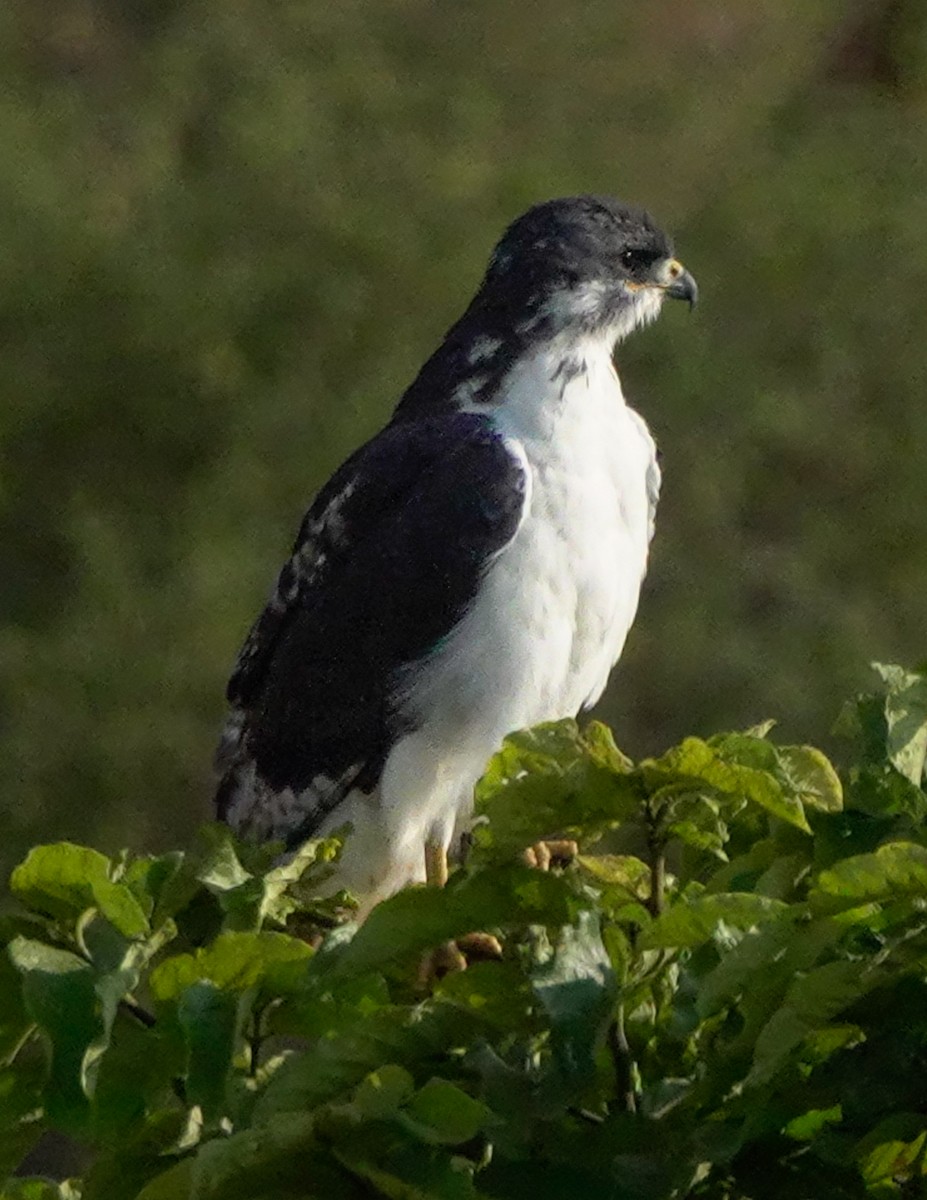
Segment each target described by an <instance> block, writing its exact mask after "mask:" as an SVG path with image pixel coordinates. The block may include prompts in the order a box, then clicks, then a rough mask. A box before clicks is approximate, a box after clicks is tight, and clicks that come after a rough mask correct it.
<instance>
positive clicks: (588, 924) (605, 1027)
mask: <svg viewBox="0 0 927 1200" xmlns="http://www.w3.org/2000/svg"><path fill="white" fill-rule="evenodd" d="M880 671H881V675H882V679H883V682H884V687H883V689H882V691H881V692H880V693H879V694H878V695H877V696H864V697H861V698H859V699H858V700H857V701H855V702H854V703H852V704H850V705H848V706H847V708H846V710H845V712H844V713H843V715H842V716H841V719H840V723H839V729H840V731H841V732H842V733H844V734H845V735H847V736H849V737H850V738H851V739H852V741H853V744H854V746H855V752H854V755H853V760H852V763H851V765H850V766H849V767H848V768H847V769H846V771H845V773H844V775H843V780H842V782H841V779H840V778H839V777H838V775H837V773H836V772H835V770H834V768H833V767H832V766H831V764H830V763H829V762H828V760H827V759H826V758H825V757H824V755H822V754H821V753H820V752H819V751H817V750H815V749H812V748H810V747H807V746H782V745H777V744H776V743H775V742H774V741H773V740H772V739H771V737H770V736H769V734H770V729H769V728H768V727H761V728H754V729H751V730H748V731H746V732H744V733H726V734H720V735H718V736H715V737H712V738H709V739H707V740H700V739H698V738H688V739H686V740H685V741H683V742H682V743H681V744H680V745H678V746H676V747H674V748H673V749H671V750H669V751H668V752H667V753H666V754H664V755H663V756H662V757H660V758H655V759H648V760H645V761H642V762H640V763H637V764H635V763H632V762H631V761H630V760H628V759H627V758H626V757H625V756H624V755H623V754H622V753H621V752H620V751H619V750H618V749H617V748H616V746H615V744H614V742H613V740H612V738H611V735H610V734H609V732H608V730H607V729H605V728H604V727H603V726H601V725H598V724H591V725H589V726H588V727H587V728H585V729H584V730H580V729H579V728H578V727H577V726H576V725H575V724H574V723H573V722H569V721H565V722H560V723H558V724H554V725H546V726H542V727H539V728H537V729H534V730H530V731H528V732H526V733H522V734H518V735H516V736H514V737H512V738H511V739H509V740H508V742H507V743H506V745H505V746H504V748H503V749H502V751H501V753H500V754H499V755H498V756H497V757H496V758H495V759H494V760H493V762H492V763H491V764H490V767H489V770H488V772H487V774H486V776H485V777H484V779H483V780H482V781H481V783H480V785H479V788H478V793H477V803H478V809H479V812H480V813H481V815H482V818H483V819H482V820H481V821H480V822H479V823H478V825H477V827H476V830H475V834H474V837H473V844H472V847H471V850H470V853H469V856H468V861H467V863H466V865H465V866H464V867H462V868H460V869H459V870H457V871H456V872H455V873H454V874H453V875H452V877H451V880H450V883H449V884H448V886H447V887H446V888H445V889H443V890H437V889H429V888H410V889H407V890H406V891H404V892H402V893H400V894H399V895H397V896H394V897H393V898H392V899H390V900H388V901H386V902H385V903H382V904H380V905H379V906H378V907H377V908H376V909H374V911H373V912H372V914H371V915H370V917H369V918H368V919H367V920H366V922H365V923H364V924H363V925H361V926H360V927H358V926H357V925H356V923H354V922H352V921H351V920H350V916H351V913H350V900H349V898H347V897H344V896H336V897H334V898H332V899H328V900H324V901H322V900H318V899H317V898H315V897H316V896H317V893H318V892H319V890H320V889H319V887H318V884H319V883H320V882H321V881H322V879H323V878H324V876H325V874H326V872H327V871H328V870H329V869H330V867H329V864H330V863H331V861H332V858H333V856H334V855H335V854H336V853H337V849H338V840H337V839H331V840H328V841H319V842H313V843H310V844H308V845H307V846H306V847H304V849H303V850H302V851H301V852H300V853H299V854H298V855H297V856H296V858H295V859H293V860H292V861H290V862H287V863H286V864H284V865H280V864H279V863H278V864H276V865H275V864H274V862H273V854H272V851H270V850H268V849H266V848H265V849H262V850H259V851H256V850H255V849H254V848H249V847H244V846H236V845H235V844H234V843H233V841H232V839H231V838H230V836H229V834H228V832H227V831H225V830H224V829H222V828H219V827H210V828H209V829H207V830H206V831H204V835H203V839H202V844H201V846H200V847H199V849H198V850H196V851H195V852H193V853H189V854H181V853H179V852H178V853H171V854H164V855H160V856H158V857H143V858H138V857H133V856H132V855H130V854H125V855H123V856H122V857H120V858H118V859H116V860H108V859H106V858H105V857H104V856H103V855H101V854H99V853H97V852H96V851H94V850H91V849H87V848H85V847H81V846H76V845H71V844H65V843H62V844H58V845H52V846H40V847H38V848H36V849H34V850H33V851H32V852H31V853H30V854H29V856H28V857H27V858H26V860H25V861H24V862H23V863H22V864H21V865H20V866H19V867H17V869H16V870H15V872H14V873H13V876H12V880H11V890H12V893H13V896H14V897H15V899H16V902H17V909H18V911H17V912H16V913H15V914H13V915H10V916H9V917H8V918H6V919H5V924H4V926H3V935H4V941H5V943H6V955H5V956H4V957H3V958H2V959H0V1055H2V1064H3V1065H2V1072H0V1131H2V1132H0V1175H3V1174H4V1173H5V1172H7V1171H14V1170H17V1168H18V1167H20V1164H22V1163H23V1161H24V1159H25V1160H27V1161H26V1167H25V1169H28V1164H29V1162H32V1163H35V1162H36V1161H37V1159H36V1155H35V1151H34V1148H35V1147H36V1146H37V1145H38V1144H39V1142H40V1139H41V1138H42V1137H43V1134H45V1133H47V1132H48V1131H57V1132H58V1133H63V1134H65V1135H67V1136H68V1137H69V1138H71V1139H73V1140H74V1142H75V1143H76V1144H77V1145H78V1146H81V1147H84V1148H86V1151H87V1155H86V1159H87V1167H86V1171H85V1172H84V1174H83V1177H82V1178H81V1179H80V1180H71V1181H69V1182H67V1183H64V1184H60V1185H58V1184H52V1183H49V1182H46V1181H43V1180H40V1179H37V1178H31V1179H27V1178H25V1177H23V1176H19V1177H16V1178H10V1179H9V1181H8V1182H7V1184H6V1186H5V1189H4V1190H3V1192H2V1196H3V1197H4V1198H8V1200H14V1198H17V1200H25V1198H29V1200H49V1198H51V1197H59V1198H62V1200H63V1198H66V1197H70V1198H75V1197H80V1198H81V1200H132V1198H137V1200H182V1198H184V1197H191V1198H195V1200H212V1198H216V1200H217V1198H219V1197H222V1200H236V1198H239V1197H240V1198H242V1200H245V1198H247V1200H271V1198H283V1197H294V1198H295V1197H305V1198H309V1197H313V1198H320V1200H339V1198H345V1200H348V1198H350V1200H355V1198H356V1200H360V1198H361V1197H367V1196H385V1197H394V1198H403V1200H405V1198H408V1200H413V1198H414V1200H426V1198H430V1197H440V1198H445V1197H446V1198H448V1200H465V1198H468V1197H485V1198H492V1200H518V1198H521V1197H531V1198H532V1200H567V1198H570V1200H573V1198H576V1197H593V1196H595V1197H610V1198H615V1200H619V1198H621V1200H623V1198H632V1197H633V1198H634V1200H662V1198H668V1197H683V1196H693V1197H712V1198H718V1200H720V1198H722V1197H728V1198H731V1200H734V1198H745V1197H750V1198H751V1200H762V1198H763V1197H777V1198H778V1197H781V1196H789V1197H797V1198H799V1200H801V1198H809V1200H811V1198H820V1197H855V1196H860V1195H872V1196H878V1197H890V1196H913V1195H921V1194H923V1191H922V1189H923V1186H924V1183H923V1177H924V1171H925V1156H927V1117H925V1102H924V1098H925V1094H927V1092H925V1085H924V1079H925V1072H927V978H925V966H927V835H925V829H924V817H925V813H927V795H925V792H924V790H923V788H922V784H923V773H924V760H925V754H927V675H924V674H918V673H910V672H906V671H904V670H902V669H901V668H898V667H883V668H880ZM555 835H556V836H560V837H571V838H575V839H576V840H577V841H578V843H579V847H580V853H579V856H578V858H577V859H576V861H575V862H573V863H572V864H570V865H567V866H560V867H555V868H554V869H552V870H550V871H547V872H544V871H540V870H537V869H533V868H531V867H529V866H527V865H524V864H523V862H522V861H521V859H520V855H521V852H522V851H523V849H524V848H525V847H526V846H527V845H529V844H531V843H533V842H535V841H536V840H537V839H539V838H542V837H552V836H555ZM475 930H487V931H489V930H491V931H493V932H495V933H496V934H497V935H498V937H499V939H500V941H501V943H502V946H503V956H502V958H501V959H498V960H493V959H488V960H486V961H480V962H471V963H470V965H469V967H468V969H467V970H465V971H456V972H450V973H447V974H445V975H444V976H443V977H436V976H435V975H434V974H431V975H429V974H427V973H426V972H424V971H423V963H424V961H425V956H426V954H427V952H428V951H429V950H432V949H433V948H435V947H436V946H438V945H440V944H442V943H444V942H446V941H448V940H449V939H454V938H457V937H459V936H461V935H464V934H466V933H468V932H472V931H475ZM30 1155H31V1157H30Z"/></svg>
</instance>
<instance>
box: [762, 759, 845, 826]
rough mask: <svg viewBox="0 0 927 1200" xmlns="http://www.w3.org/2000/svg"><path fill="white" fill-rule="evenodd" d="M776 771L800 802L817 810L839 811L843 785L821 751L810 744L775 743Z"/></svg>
mask: <svg viewBox="0 0 927 1200" xmlns="http://www.w3.org/2000/svg"><path fill="white" fill-rule="evenodd" d="M776 756H777V758H778V760H779V770H780V771H781V773H782V776H783V777H784V780H785V782H786V784H787V786H788V789H789V791H790V792H792V793H794V794H795V795H796V796H797V798H798V800H799V802H800V803H801V804H804V805H807V806H808V807H809V808H816V809H818V810H820V811H821V812H840V810H841V809H842V808H843V786H842V784H841V783H840V776H839V775H838V774H837V772H836V771H835V770H834V767H833V765H832V763H831V762H830V760H829V759H828V758H827V756H826V755H825V754H822V753H821V751H820V750H817V749H815V747H814V746H777V747H776Z"/></svg>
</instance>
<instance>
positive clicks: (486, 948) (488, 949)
mask: <svg viewBox="0 0 927 1200" xmlns="http://www.w3.org/2000/svg"><path fill="white" fill-rule="evenodd" d="M457 949H458V950H460V952H461V953H462V954H463V955H464V957H465V958H466V960H467V962H468V963H469V962H471V961H476V962H488V961H490V960H491V959H500V958H501V957H502V943H501V942H500V941H499V939H498V938H497V937H496V936H495V934H492V933H467V934H464V936H463V937H459V938H458V939H457Z"/></svg>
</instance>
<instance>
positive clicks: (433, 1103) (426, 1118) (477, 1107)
mask: <svg viewBox="0 0 927 1200" xmlns="http://www.w3.org/2000/svg"><path fill="white" fill-rule="evenodd" d="M405 1112H406V1114H407V1116H408V1118H409V1119H408V1121H406V1122H405V1126H406V1128H407V1129H409V1130H410V1131H411V1132H412V1133H414V1134H415V1136H416V1137H420V1138H423V1139H424V1140H425V1141H429V1142H433V1143H435V1144H444V1145H448V1146H458V1145H461V1144H462V1143H463V1142H469V1141H470V1139H471V1138H474V1137H476V1135H477V1134H478V1133H479V1132H480V1130H482V1129H483V1128H484V1127H485V1126H486V1123H487V1121H488V1120H489V1118H490V1112H489V1109H488V1108H487V1107H486V1106H485V1104H481V1103H480V1102H479V1101H478V1100H474V1099H473V1097H472V1096H468V1095H467V1093H466V1092H465V1091H463V1090H462V1089H461V1088H459V1087H457V1086H456V1085H455V1084H453V1083H449V1082H448V1081H447V1080H446V1079H437V1078H435V1079H431V1080H429V1081H428V1083H426V1084H425V1085H424V1087H422V1088H419V1090H418V1091H417V1092H416V1093H415V1095H414V1096H413V1097H412V1099H411V1100H410V1101H409V1103H408V1105H407V1106H406V1109H405Z"/></svg>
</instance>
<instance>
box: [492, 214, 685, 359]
mask: <svg viewBox="0 0 927 1200" xmlns="http://www.w3.org/2000/svg"><path fill="white" fill-rule="evenodd" d="M697 295H698V289H697V287H696V284H695V280H694V279H693V278H692V276H691V275H690V274H689V273H688V271H686V270H685V268H684V267H683V266H682V264H681V263H680V262H678V261H677V260H676V258H675V257H674V255H673V244H672V242H671V241H670V239H669V238H668V237H667V235H666V234H665V233H664V232H663V231H662V230H661V229H659V228H658V227H657V225H655V224H654V222H653V220H652V219H651V218H650V217H649V216H648V215H647V213H645V212H643V211H641V210H640V209H638V208H632V207H630V206H629V205H626V204H622V203H621V202H620V201H619V200H615V199H613V198H612V197H610V196H571V197H567V198H565V199H562V200H548V201H546V202H545V203H543V204H538V205H536V206H535V207H534V208H531V209H529V210H528V211H527V212H526V213H524V214H523V215H522V216H520V217H519V218H518V219H517V220H516V221H514V222H513V223H512V225H510V226H509V228H508V229H507V230H506V232H505V234H504V235H503V237H502V240H501V241H500V242H499V244H498V246H497V247H496V249H495V251H494V252H493V256H492V258H491V260H490V263H489V268H488V270H487V272H486V275H485V278H484V279H483V283H482V286H481V288H480V295H479V298H478V299H479V301H481V307H482V306H487V307H496V306H497V305H498V306H502V307H504V308H506V309H507V310H508V312H509V315H510V318H513V319H514V318H515V314H516V311H517V310H520V311H521V313H522V314H523V317H522V319H527V320H531V319H532V317H534V318H536V319H540V320H546V321H547V322H549V323H550V324H551V326H552V330H553V331H554V332H558V331H560V330H561V329H566V328H568V327H570V326H571V325H573V324H575V325H576V326H577V330H578V331H580V330H581V331H583V332H589V333H592V332H602V333H604V334H610V333H614V336H615V340H616V341H617V340H618V339H619V338H621V337H624V336H625V335H626V334H627V333H630V331H631V330H632V329H634V328H636V326H638V325H640V324H643V323H644V322H646V321H648V320H652V319H653V318H654V317H655V316H656V315H657V313H658V312H659V311H660V306H661V304H662V302H663V298H664V297H665V296H672V297H675V298H678V299H683V300H688V301H689V304H690V305H692V304H694V303H695V301H696V298H697Z"/></svg>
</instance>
